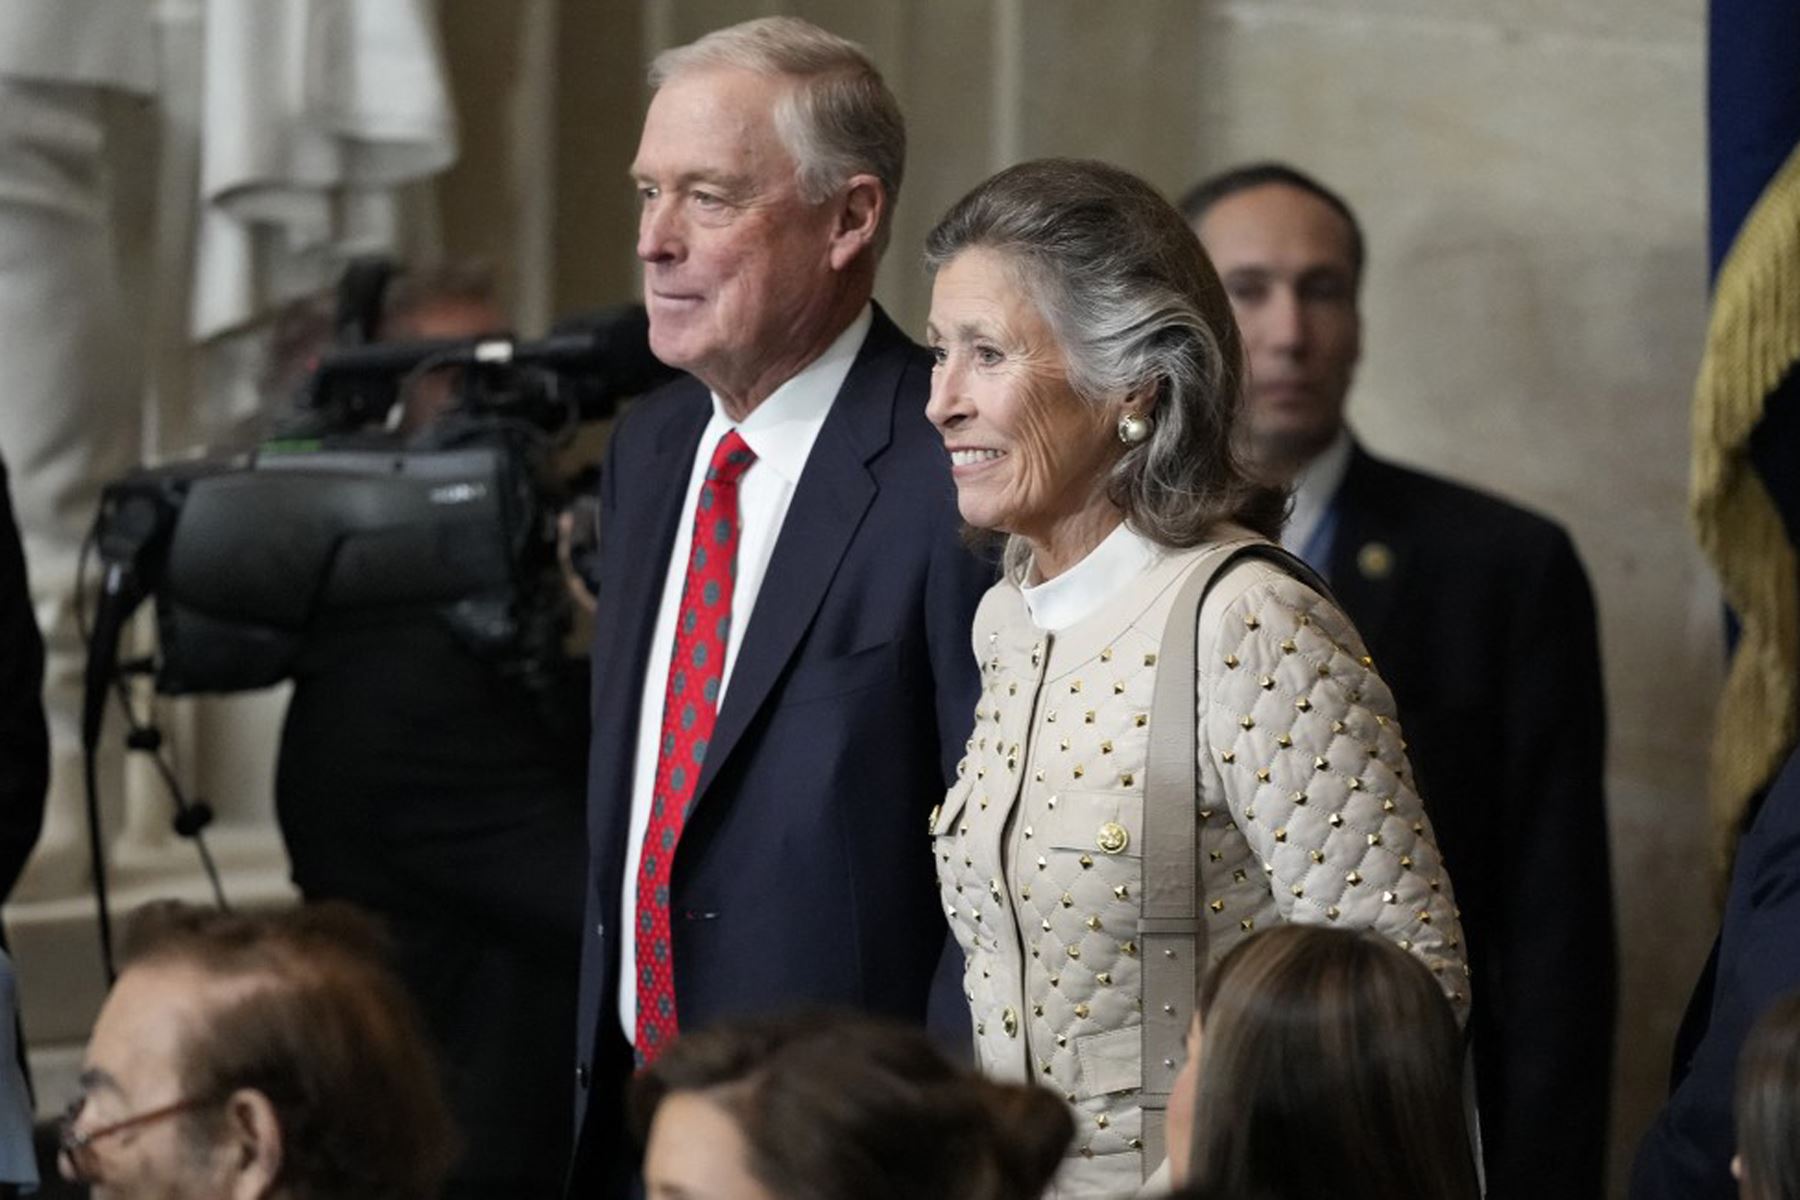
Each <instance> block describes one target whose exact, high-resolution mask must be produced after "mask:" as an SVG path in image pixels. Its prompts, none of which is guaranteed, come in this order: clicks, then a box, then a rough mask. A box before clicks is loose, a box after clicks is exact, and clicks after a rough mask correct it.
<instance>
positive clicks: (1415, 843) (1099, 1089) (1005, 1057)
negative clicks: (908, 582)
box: [931, 547, 1468, 1196]
mask: <svg viewBox="0 0 1800 1200" xmlns="http://www.w3.org/2000/svg"><path fill="white" fill-rule="evenodd" d="M1203 549H1204V547H1202V548H1201V549H1197V550H1192V551H1181V552H1175V553H1173V554H1171V555H1169V556H1167V557H1165V558H1163V559H1162V560H1161V561H1160V562H1159V563H1158V564H1157V565H1156V566H1154V567H1152V568H1151V569H1150V570H1149V571H1147V572H1146V573H1145V574H1144V576H1143V577H1142V578H1140V579H1139V580H1138V581H1137V583H1136V584H1135V585H1134V586H1132V587H1131V588H1128V589H1126V592H1125V594H1124V595H1123V596H1121V597H1119V598H1116V599H1115V600H1113V601H1111V602H1110V603H1108V604H1107V605H1106V606H1105V607H1104V608H1103V609H1102V610H1101V611H1100V612H1098V613H1096V614H1095V615H1093V616H1091V617H1088V618H1087V619H1085V620H1083V621H1081V622H1080V623H1078V624H1077V625H1075V626H1073V627H1071V628H1069V629H1066V630H1064V631H1062V632H1060V633H1057V634H1054V635H1052V634H1048V633H1046V632H1044V631H1042V630H1040V629H1038V628H1037V627H1036V626H1034V625H1033V624H1032V622H1031V619H1030V617H1029V615H1028V614H1027V612H1026V608H1025V604H1024V600H1023V598H1022V597H1021V596H1020V594H1019V591H1018V589H1017V588H1016V587H1015V586H1013V585H1012V584H1010V583H1002V584H999V585H997V586H996V587H994V588H993V589H992V590H991V591H990V592H989V593H988V595H987V597H986V598H985V599H984V600H983V602H982V605H981V608H980V611H979V612H978V613H977V615H976V620H975V635H974V645H975V652H976V655H977V657H978V658H979V660H980V662H981V679H982V692H981V698H980V700H979V701H978V703H977V706H976V710H975V728H974V734H973V736H972V737H971V738H970V740H969V744H968V753H967V755H966V756H965V757H964V759H963V761H962V763H961V765H960V766H959V768H958V771H957V774H958V779H957V782H956V785H955V786H954V787H953V788H951V790H950V792H949V794H948V796H947V797H946V798H945V800H944V803H943V804H942V806H940V808H939V809H938V810H937V811H936V812H934V813H933V816H932V823H931V832H932V838H933V848H934V852H935V856H936V861H937V868H938V879H939V884H940V889H941V892H942V897H943V903H944V910H945V912H946V913H947V914H948V916H949V919H950V923H951V926H952V927H953V928H954V930H955V932H956V937H957V940H958V941H959V942H960V943H961V945H962V948H963V952H964V955H965V960H966V966H965V971H964V991H965V994H966V995H967V997H968V1001H969V1004H970V1007H971V1011H972V1013H973V1017H974V1025H975V1042H976V1051H977V1055H978V1058H979V1061H980V1063H981V1065H982V1067H983V1068H984V1069H985V1070H987V1071H988V1072H990V1073H992V1074H994V1075H997V1076H1001V1077H1004V1078H1007V1079H1012V1080H1018V1081H1025V1080H1034V1081H1037V1082H1039V1083H1042V1084H1043V1085H1045V1086H1047V1087H1051V1088H1054V1089H1055V1090H1056V1091H1058V1092H1060V1093H1061V1094H1062V1095H1063V1096H1065V1097H1066V1098H1067V1100H1068V1102H1069V1104H1070V1105H1071V1106H1072V1107H1073V1108H1074V1111H1075V1119H1076V1134H1075V1141H1074V1144H1073V1146H1072V1149H1071V1156H1070V1159H1069V1161H1068V1162H1067V1163H1066V1164H1065V1165H1064V1168H1063V1170H1062V1171H1061V1172H1060V1173H1059V1175H1058V1177H1057V1183H1056V1187H1055V1188H1054V1189H1053V1194H1054V1195H1056V1196H1129V1195H1132V1194H1134V1193H1135V1192H1136V1191H1137V1189H1138V1187H1139V1186H1140V1184H1141V1181H1142V1178H1143V1167H1144V1165H1145V1164H1144V1163H1143V1162H1142V1161H1141V1159H1142V1153H1141V1150H1142V1141H1141V1139H1140V1133H1141V1114H1140V1109H1139V1107H1138V1103H1137V1090H1138V1088H1139V1086H1140V1084H1141V1079H1142V1072H1141V1067H1140V1063H1139V1051H1140V1036H1141V1034H1140V1030H1139V1028H1138V1026H1139V1024H1140V1022H1141V1019H1142V1017H1141V1008H1142V998H1141V992H1140V986H1139V983H1140V976H1139V962H1138V947H1137V944H1136V940H1135V939H1136V929H1137V920H1138V892H1139V884H1140V875H1141V868H1142V860H1141V858H1140V855H1141V854H1142V851H1143V845H1142V837H1141V831H1142V818H1143V799H1144V798H1143V774H1144V763H1145V755H1146V748H1147V732H1148V725H1149V709H1150V698H1151V690H1152V684H1153V680H1154V676H1155V671H1156V656H1157V647H1158V643H1159V640H1160V637H1161V634H1162V629H1163V625H1164V623H1165V620H1166V617H1167V614H1168V610H1169V607H1170V605H1171V604H1172V602H1173V600H1174V595H1175V592H1176V591H1177V590H1178V589H1179V585H1180V582H1181V579H1182V578H1183V577H1184V576H1185V575H1186V573H1187V571H1188V569H1190V568H1191V567H1192V566H1193V564H1194V562H1195V561H1196V560H1197V558H1198V557H1199V555H1200V553H1201V551H1202V550H1203ZM1197 645H1198V646H1199V655H1200V662H1199V675H1198V678H1199V685H1198V686H1199V705H1200V719H1199V741H1200V745H1199V753H1198V765H1199V772H1198V773H1199V781H1200V794H1199V805H1200V818H1201V822H1200V828H1201V837H1202V846H1203V856H1202V857H1203V862H1202V875H1201V894H1202V899H1203V901H1204V903H1205V905H1206V909H1207V912H1208V937H1209V946H1208V949H1209V951H1210V955H1211V957H1212V958H1213V959H1217V958H1218V956H1220V955H1221V954H1223V953H1225V952H1226V951H1227V950H1229V949H1230V948H1231V947H1232V946H1233V945H1234V944H1236V943H1237V942H1238V941H1239V940H1240V939H1241V938H1242V937H1243V936H1244V935H1245V934H1246V933H1248V932H1249V931H1251V930H1253V929H1256V928H1259V927H1265V926H1267V925H1269V924H1271V923H1273V922H1276V921H1311V922H1316V923H1320V924H1325V923H1336V924H1339V925H1343V926H1347V927H1372V928H1374V929H1376V930H1378V931H1379V932H1381V933H1382V934H1384V935H1385V936H1387V937H1389V938H1392V939H1393V940H1394V941H1396V942H1397V943H1399V944H1400V945H1401V946H1402V947H1404V948H1405V949H1407V950H1410V951H1411V952H1412V953H1414V954H1416V955H1418V957H1419V958H1420V959H1421V960H1423V961H1424V963H1425V964H1426V965H1427V966H1428V967H1430V968H1431V970H1432V971H1433V972H1434V973H1435V974H1436V975H1437V977H1438V978H1439V980H1440V981H1441V982H1442V984H1443V987H1444V991H1445V993H1446V994H1447V995H1449V996H1450V998H1451V1000H1452V1002H1453V1004H1454V1005H1455V1006H1456V1009H1457V1013H1458V1016H1459V1017H1462V1016H1465V1015H1466V1013H1467V1003H1468V1002H1467V971H1466V968H1465V966H1464V962H1463V951H1462V943H1461V931H1460V929H1459V927H1458V923H1457V915H1456V908H1455V904H1454V901H1453V899H1452V896H1451V890H1450V882H1449V880H1448V879H1447V878H1445V876H1444V871H1443V867H1442V865H1441V863H1440V861H1439V855H1438V849H1437V845H1436V842H1435V841H1434V839H1433V837H1432V833H1431V827H1430V824H1429V823H1428V822H1427V821H1426V818H1425V814H1424V811H1423V809H1422V808H1421V806H1420V803H1419V797H1418V795H1417V794H1416V793H1415V792H1414V791H1413V789H1412V785H1411V782H1410V772H1409V770H1408V768H1407V763H1406V755H1405V749H1404V743H1402V741H1401V740H1400V731H1399V728H1398V726H1397V725H1396V723H1395V721H1394V703H1393V698H1392V696H1391V695H1390V694H1389V692H1388V689H1387V686H1386V685H1385V684H1383V683H1382V682H1381V679H1380V678H1379V677H1378V676H1377V675H1376V674H1375V672H1374V670H1373V669H1372V666H1371V664H1370V662H1369V659H1368V657H1367V655H1366V651H1365V650H1364V648H1363V645H1362V641H1361V639H1360V638H1359V637H1358V636H1357V633H1356V630H1355V629H1354V628H1353V627H1352V626H1351V624H1350V622H1349V620H1348V619H1347V618H1346V617H1345V616H1344V615H1343V614H1342V613H1341V612H1339V611H1338V610H1337V608H1336V607H1334V606H1333V605H1332V604H1331V603H1330V602H1329V601H1327V600H1325V599H1323V598H1322V597H1320V596H1319V595H1318V594H1317V593H1315V592H1314V591H1313V590H1312V589H1310V588H1308V587H1307V586H1306V585H1304V584H1302V583H1300V582H1298V581H1296V580H1294V579H1292V578H1290V577H1289V576H1288V575H1286V574H1284V573H1283V572H1281V571H1280V570H1279V569H1278V568H1276V567H1274V566H1272V565H1270V564H1268V563H1267V562H1264V561H1260V560H1255V559H1252V560H1247V561H1243V562H1240V563H1239V564H1238V565H1236V566H1234V567H1232V568H1231V569H1230V570H1229V571H1228V572H1227V573H1225V574H1224V575H1222V576H1221V577H1220V578H1219V579H1218V580H1217V581H1216V582H1215V583H1214V585H1213V588H1212V591H1211V593H1210V594H1209V595H1208V597H1207V600H1206V603H1205V604H1204V605H1203V606H1202V608H1201V613H1200V625H1199V640H1198V643H1197ZM1150 1165H1152V1166H1154V1165H1155V1164H1150Z"/></svg>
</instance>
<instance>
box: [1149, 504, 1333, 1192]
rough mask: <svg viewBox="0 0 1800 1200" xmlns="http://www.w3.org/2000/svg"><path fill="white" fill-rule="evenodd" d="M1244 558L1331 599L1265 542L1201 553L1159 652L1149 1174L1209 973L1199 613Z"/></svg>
mask: <svg viewBox="0 0 1800 1200" xmlns="http://www.w3.org/2000/svg"><path fill="white" fill-rule="evenodd" d="M1245 558H1260V559H1264V560H1267V561H1269V562H1272V563H1274V564H1275V565H1276V566H1277V567H1279V568H1280V569H1282V570H1283V571H1286V572H1287V573H1288V574H1290V575H1293V576H1294V577H1295V578H1297V579H1299V580H1301V581H1302V582H1303V583H1305V584H1307V585H1308V586H1310V587H1312V588H1313V589H1314V590H1316V591H1317V592H1319V594H1320V595H1322V596H1326V597H1329V596H1330V595H1331V593H1330V590H1329V589H1328V588H1327V587H1326V585H1325V581H1324V580H1322V579H1320V578H1319V576H1318V575H1317V573H1315V572H1314V571H1313V570H1312V568H1311V567H1308V566H1307V565H1306V564H1305V563H1303V562H1301V561H1300V560H1299V559H1298V558H1295V557H1294V556H1293V555H1292V554H1289V553H1288V552H1287V551H1285V550H1283V549H1281V547H1279V546H1276V545H1273V544H1271V543H1268V542H1265V541H1262V540H1261V539H1255V540H1251V539H1238V540H1234V541H1228V542H1222V543H1220V544H1219V545H1218V546H1216V547H1214V548H1212V549H1210V550H1208V551H1207V552H1206V553H1205V554H1203V555H1201V556H1200V558H1199V560H1198V561H1197V562H1196V563H1195V564H1194V567H1193V570H1192V571H1190V572H1189V573H1188V576H1187V578H1186V579H1185V580H1183V581H1182V584H1181V590H1180V591H1178V592H1176V594H1175V603H1174V606H1173V607H1172V608H1171V609H1170V610H1169V617H1168V624H1167V625H1166V626H1165V627H1164V629H1163V637H1162V645H1161V646H1160V647H1159V648H1158V650H1157V657H1156V685H1155V690H1154V691H1153V692H1152V694H1151V701H1150V744H1149V749H1148V758H1147V764H1146V767H1145V770H1144V834H1143V836H1144V857H1143V864H1144V867H1143V870H1144V883H1143V896H1142V898H1141V901H1140V905H1141V907H1140V910H1139V917H1138V932H1139V935H1140V936H1139V938H1138V942H1139V945H1140V948H1141V951H1142V954H1143V958H1142V962H1143V964H1144V969H1143V981H1144V1017H1143V1025H1142V1034H1143V1044H1142V1050H1141V1052H1142V1059H1141V1062H1142V1064H1143V1086H1142V1092H1141V1102H1142V1105H1143V1113H1144V1133H1143V1141H1144V1149H1143V1163H1144V1174H1145V1176H1146V1177H1148V1175H1149V1174H1150V1173H1151V1172H1153V1171H1154V1170H1155V1169H1156V1168H1157V1167H1158V1166H1159V1165H1160V1164H1161V1163H1162V1160H1163V1157H1164V1154H1165V1142H1164V1137H1163V1134H1164V1126H1163V1117H1164V1110H1166V1109H1167V1108H1168V1105H1169V1093H1170V1091H1171V1090H1172V1089H1173V1087H1174V1083H1175V1073H1176V1072H1177V1071H1178V1070H1179V1069H1180V1067H1181V1059H1182V1047H1183V1044H1184V1043H1185V1041H1186V1038H1187V1030H1188V1024H1189V1023H1190V1022H1191V1021H1192V1020H1193V1016H1194V996H1195V993H1196V992H1198V991H1199V987H1200V976H1201V972H1202V971H1204V970H1205V967H1206V922H1205V919H1204V914H1203V913H1202V911H1201V900H1202V897H1201V895H1200V863H1201V861H1202V859H1201V845H1200V823H1199V820H1198V808H1199V792H1200V788H1199V782H1198V779H1197V777H1196V775H1195V769H1196V756H1197V754H1198V746H1199V729H1198V711H1199V698H1198V689H1199V676H1198V665H1199V659H1198V657H1197V655H1198V650H1199V647H1198V644H1197V642H1198V635H1199V628H1198V627H1199V622H1200V607H1201V605H1202V604H1204V603H1205V602H1206V595H1207V593H1208V592H1209V591H1211V590H1212V585H1213V583H1214V582H1215V581H1217V580H1218V579H1219V577H1220V576H1222V575H1224V574H1225V573H1226V572H1227V571H1229V570H1230V569H1231V567H1232V566H1233V565H1235V564H1236V563H1237V562H1239V561H1240V560H1242V559H1245Z"/></svg>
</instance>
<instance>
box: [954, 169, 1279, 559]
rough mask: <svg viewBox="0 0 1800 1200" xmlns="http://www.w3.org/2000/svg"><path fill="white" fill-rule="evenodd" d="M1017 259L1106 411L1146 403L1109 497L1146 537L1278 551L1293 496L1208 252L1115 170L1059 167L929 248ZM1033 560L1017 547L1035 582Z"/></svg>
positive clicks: (961, 217)
mask: <svg viewBox="0 0 1800 1200" xmlns="http://www.w3.org/2000/svg"><path fill="white" fill-rule="evenodd" d="M978 248H979V249H984V250H990V251H993V252H995V253H997V254H999V255H1001V256H1002V257H1003V259H1004V260H1005V261H1006V262H1008V263H1009V265H1011V266H1012V267H1013V269H1015V270H1016V271H1017V272H1018V274H1019V282H1020V284H1021V285H1022V286H1023V287H1024V289H1025V291H1026V293H1027V294H1028V295H1030V296H1031V297H1032V298H1033V299H1034V301H1035V302H1036V304H1037V306H1038V309H1039V311H1040V312H1041V313H1042V314H1043V316H1044V319H1045V320H1046V321H1048V322H1049V324H1050V328H1051V330H1052V332H1053V333H1054V334H1055V335H1056V339H1057V341H1058V343H1059V344H1060V346H1061V349H1062V351H1063V357H1064V359H1065V361H1066V363H1067V366H1068V372H1069V383H1070V385H1071V386H1072V387H1073V388H1074V389H1075V391H1076V392H1077V393H1078V394H1080V395H1081V396H1082V397H1083V398H1085V399H1086V400H1088V401H1089V402H1091V403H1093V404H1095V405H1096V406H1098V405H1102V404H1105V403H1106V402H1107V401H1109V400H1113V399H1117V398H1119V397H1122V396H1130V395H1139V396H1146V397H1147V398H1148V403H1147V404H1146V405H1145V407H1144V409H1143V410H1142V411H1143V413H1144V415H1145V416H1147V417H1149V419H1150V422H1151V426H1152V428H1151V433H1150V437H1149V439H1148V440H1146V441H1144V442H1142V443H1140V444H1138V445H1136V446H1129V447H1126V448H1125V449H1124V451H1123V453H1122V454H1121V456H1120V457H1119V460H1118V461H1117V463H1116V464H1115V465H1114V466H1113V467H1112V471H1111V475H1110V477H1109V478H1108V479H1107V481H1106V495H1107V498H1108V499H1109V500H1111V501H1112V502H1113V503H1114V504H1115V505H1117V506H1118V507H1119V509H1120V510H1121V511H1122V512H1123V513H1124V514H1125V519H1126V521H1127V522H1128V523H1129V524H1130V525H1131V527H1132V528H1133V529H1134V530H1136V531H1137V532H1138V533H1140V534H1142V535H1143V536H1144V537H1146V538H1149V539H1150V540H1151V541H1153V542H1156V543H1158V544H1160V545H1163V546H1171V547H1186V546H1195V545H1198V544H1200V543H1201V542H1203V541H1205V540H1206V538H1207V537H1208V536H1209V535H1211V534H1212V533H1213V532H1214V530H1215V529H1216V528H1217V527H1218V525H1219V524H1220V523H1221V522H1223V521H1235V522H1237V523H1239V524H1242V525H1245V526H1248V527H1249V528H1251V529H1253V530H1255V531H1256V532H1258V533H1261V534H1263V535H1265V536H1267V537H1270V538H1274V537H1276V536H1278V535H1279V532H1280V528H1281V520H1282V512H1283V507H1284V505H1285V497H1284V495H1283V493H1282V492H1281V491H1280V490H1279V489H1275V488H1271V487H1268V486H1265V485H1263V484H1260V483H1258V482H1256V481H1255V480H1254V479H1253V478H1252V477H1251V476H1250V473H1249V471H1248V469H1247V468H1246V467H1245V465H1244V461H1243V459H1242V457H1241V454H1240V450H1239V445H1238V441H1237V434H1238V428H1237V427H1238V414H1239V410H1240V409H1241V408H1242V406H1243V402H1244V397H1243V390H1244V364H1243V346H1242V343H1241V341H1240V339H1239V337H1238V329H1237V322H1236V321H1235V320H1233V318H1232V315H1231V304H1230V301H1229V300H1228V299H1227V297H1226V295H1225V289H1224V288H1223V287H1222V286H1220V283H1219V277H1218V275H1217V274H1216V273H1215V272H1214V271H1213V268H1212V263H1211V262H1210V261H1209V260H1208V259H1207V257H1206V253H1205V251H1203V250H1201V248H1200V241H1199V239H1198V238H1197V237H1195V236H1194V232H1193V230H1192V229H1190V228H1189V227H1188V224H1187V222H1186V221H1184V220H1182V218H1181V214H1180V213H1178V212H1176V211H1175V209H1174V207H1173V206H1171V205H1170V204H1169V202H1168V201H1167V200H1165V199H1164V198H1163V197H1162V195H1161V194H1160V193H1158V192H1157V191H1156V189H1155V188H1153V187H1151V186H1150V185H1149V184H1147V183H1145V182H1144V181H1143V180H1141V179H1139V178H1138V177H1137V176H1135V175H1133V174H1131V173H1130V172H1128V171H1123V170H1120V169H1119V168H1118V167H1114V166H1109V165H1108V164H1106V163H1100V162H1092V161H1086V160H1079V159H1066V158H1046V159H1038V160H1036V161H1034V162H1026V163H1020V164H1019V165H1017V166H1014V167H1009V168H1007V169H1006V170H1004V171H1002V172H1000V173H999V174H998V175H995V176H994V177H992V178H991V179H989V180H987V181H986V182H985V183H982V184H980V185H979V186H977V187H976V188H975V190H974V191H972V192H970V193H969V194H968V195H966V196H964V197H963V198H962V199H961V200H959V201H957V203H956V205H955V206H954V207H952V208H951V209H950V211H949V212H948V213H946V214H945V215H944V218H943V220H941V221H939V222H938V224H937V227H936V228H934V229H933V230H932V231H931V233H930V234H929V235H928V236H927V238H926V240H925V260H926V264H927V266H928V267H929V268H930V269H931V270H932V271H933V272H935V271H937V270H938V269H939V268H941V267H943V266H944V265H945V264H947V263H948V262H950V260H951V259H953V258H955V257H956V256H957V255H959V254H961V253H963V252H964V251H966V250H973V249H978ZM1029 553H1030V552H1029V549H1028V548H1027V547H1026V546H1025V545H1024V544H1023V543H1022V542H1021V541H1020V540H1019V539H1018V538H1011V539H1009V540H1008V544H1007V548H1006V564H1007V568H1008V571H1009V573H1011V574H1013V575H1014V576H1015V577H1020V576H1022V574H1023V569H1024V566H1025V564H1026V563H1027V562H1028V560H1029Z"/></svg>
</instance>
